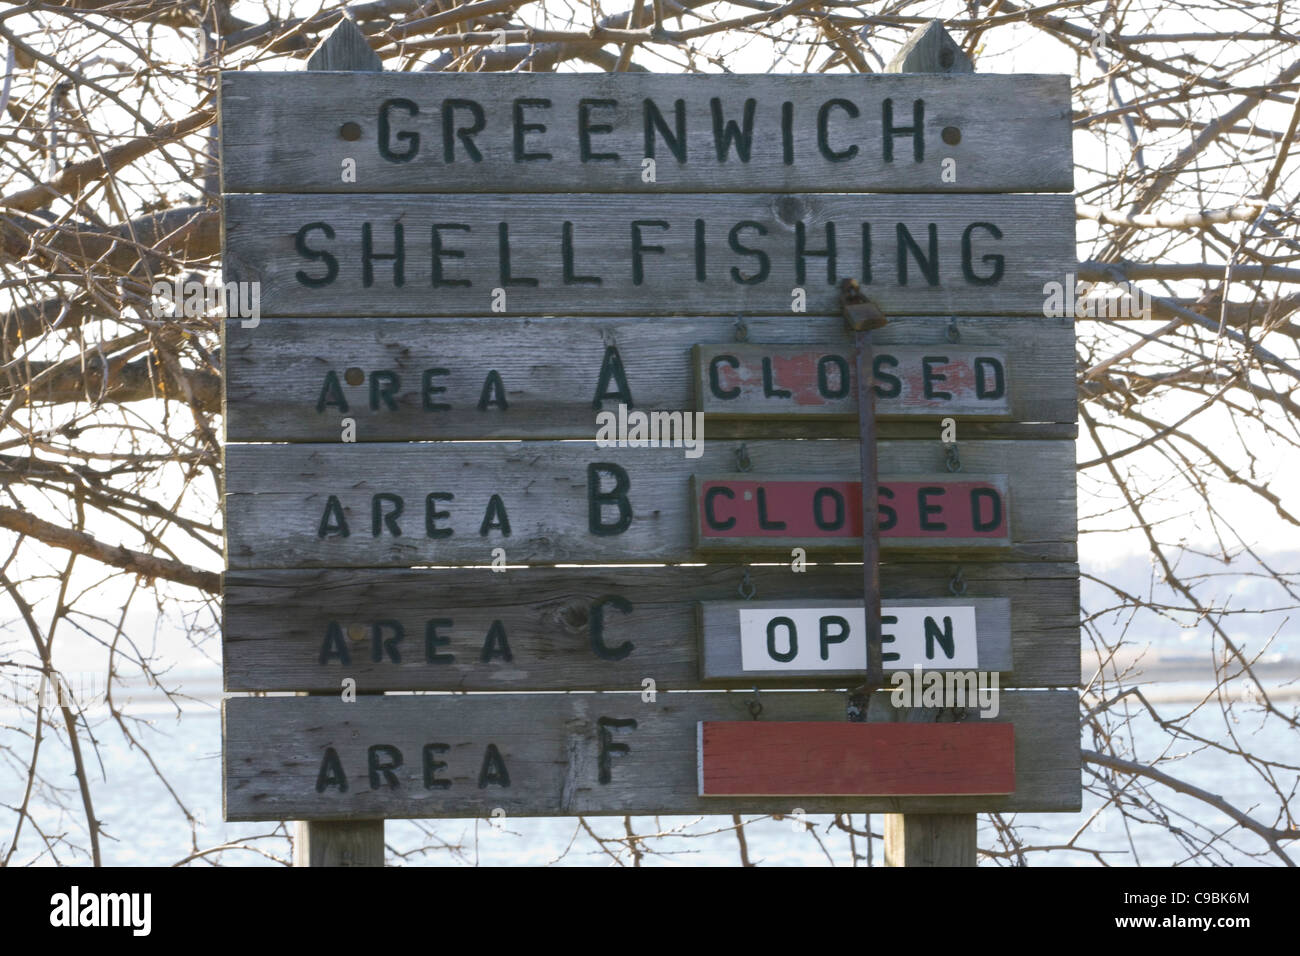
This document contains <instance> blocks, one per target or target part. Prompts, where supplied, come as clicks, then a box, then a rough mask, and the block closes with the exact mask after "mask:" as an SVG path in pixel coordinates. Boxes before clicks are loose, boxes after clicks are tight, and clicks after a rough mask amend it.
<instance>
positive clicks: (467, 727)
mask: <svg viewBox="0 0 1300 956" xmlns="http://www.w3.org/2000/svg"><path fill="white" fill-rule="evenodd" d="M874 697H875V699H874V700H873V701H872V702H871V706H870V707H869V708H868V714H867V716H868V719H869V720H879V721H883V722H913V721H914V722H920V723H932V722H934V721H935V718H936V716H940V714H937V713H935V712H926V711H920V710H910V709H898V708H894V707H893V706H892V705H891V704H890V702H889V695H888V693H879V694H876V695H874ZM750 699H751V696H750V695H748V694H744V693H731V694H726V693H714V694H689V693H686V694H683V693H670V694H658V695H656V697H655V699H654V700H653V701H647V700H643V699H642V697H641V695H639V694H508V695H495V694H492V695H489V694H471V695H468V696H465V695H459V694H449V695H419V696H412V695H400V696H373V697H367V696H359V697H358V698H357V700H356V701H355V702H354V703H344V702H343V701H342V700H340V699H338V698H333V699H331V698H326V697H260V698H259V697H236V698H230V699H227V700H226V701H224V702H223V705H222V706H223V718H224V720H223V722H224V729H225V739H226V751H225V815H226V819H227V820H232V821H233V820H280V819H342V818H346V817H354V818H383V817H390V818H401V817H416V818H418V817H454V816H487V815H489V814H490V813H492V811H493V810H494V809H497V808H500V809H501V810H503V811H504V812H505V814H506V815H507V816H508V817H509V816H537V815H541V816H560V815H571V814H697V813H790V812H791V811H792V810H793V809H794V806H799V807H801V808H803V809H804V810H805V811H806V812H808V813H836V812H840V813H843V812H854V813H860V812H903V811H907V812H930V813H944V812H962V811H965V812H994V811H999V812H1010V811H1030V810H1035V811H1057V812H1067V811H1077V810H1078V809H1079V806H1080V795H1081V793H1080V773H1079V732H1078V695H1077V694H1076V693H1075V692H1073V691H1007V692H1005V693H1002V694H1001V695H1000V699H999V712H998V715H997V716H996V717H995V718H991V719H992V720H996V721H998V722H1002V723H1010V724H1012V725H1013V726H1014V727H1015V738H1016V740H1015V768H1016V780H1015V792H1014V793H1011V794H1007V795H1003V796H977V797H973V796H962V797H801V798H800V799H799V803H798V804H795V805H792V804H791V803H790V800H789V799H788V798H781V797H768V798H755V797H737V798H734V799H726V800H721V799H714V798H701V797H699V796H698V795H697V787H698V775H697V735H698V727H697V725H698V723H699V722H700V721H734V720H747V719H749V713H748V708H747V706H746V705H747V703H748V701H749V700H750ZM762 703H763V719H764V720H776V721H806V720H807V721H822V720H824V721H840V720H844V718H845V715H846V697H845V695H843V694H841V693H833V692H812V693H808V692H804V693H799V692H790V691H784V692H782V691H777V692H765V693H763V695H762ZM944 713H946V712H944ZM633 722H635V723H633ZM507 781H508V782H507ZM344 783H346V787H347V789H346V791H343V790H342V784H344Z"/></svg>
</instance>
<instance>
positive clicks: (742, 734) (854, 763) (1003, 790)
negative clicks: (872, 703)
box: [699, 720, 1016, 799]
mask: <svg viewBox="0 0 1300 956" xmlns="http://www.w3.org/2000/svg"><path fill="white" fill-rule="evenodd" d="M699 762H700V765H699V771H700V796H701V797H712V798H714V799H718V798H728V797H752V796H771V797H776V796H787V797H804V796H819V797H820V796H832V797H833V796H862V795H871V796H894V797H909V796H910V797H914V796H939V795H949V796H955V795H965V794H971V795H979V794H994V793H996V794H1008V793H1011V792H1012V791H1013V790H1014V789H1015V785H1016V768H1015V728H1014V726H1013V725H1011V724H998V723H985V722H977V723H960V724H868V723H844V722H843V721H840V722H838V723H832V722H830V721H801V722H794V721H791V722H781V723H778V722H776V721H770V720H727V721H706V722H702V723H701V724H700V754H699Z"/></svg>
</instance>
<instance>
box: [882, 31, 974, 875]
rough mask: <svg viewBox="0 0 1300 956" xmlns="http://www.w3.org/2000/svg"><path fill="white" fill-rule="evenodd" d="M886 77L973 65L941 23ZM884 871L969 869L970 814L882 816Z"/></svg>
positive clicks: (922, 34)
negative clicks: (886, 868)
mask: <svg viewBox="0 0 1300 956" xmlns="http://www.w3.org/2000/svg"><path fill="white" fill-rule="evenodd" d="M885 72H886V73H973V72H975V65H974V64H973V63H972V62H971V60H970V59H969V58H968V57H967V56H966V54H965V53H963V52H962V50H961V47H959V46H958V45H957V43H956V41H954V40H953V38H952V37H951V36H949V35H948V31H947V30H945V29H944V27H943V22H942V21H941V20H931V21H930V22H929V23H927V24H926V25H925V26H923V27H919V28H918V29H917V30H916V32H915V33H913V34H912V35H911V36H910V37H909V38H908V40H907V42H906V43H904V44H903V46H902V48H901V49H900V50H899V51H898V54H897V55H896V56H895V57H894V58H893V59H892V60H891V61H890V62H889V66H887V67H886V68H885ZM884 829H885V865H886V866H974V865H975V814H973V813H887V814H885V827H884Z"/></svg>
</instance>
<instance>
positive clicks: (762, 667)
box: [699, 597, 1012, 683]
mask: <svg viewBox="0 0 1300 956" xmlns="http://www.w3.org/2000/svg"><path fill="white" fill-rule="evenodd" d="M699 611H700V613H699V643H700V668H701V670H700V673H701V677H702V678H703V679H704V680H705V681H710V680H719V679H722V680H731V681H744V680H750V681H754V682H759V683H763V682H766V681H767V680H768V679H769V678H773V677H784V678H794V677H812V678H816V679H818V680H820V681H822V682H824V681H825V680H826V678H827V677H828V676H830V675H832V674H834V675H838V676H840V679H841V680H852V679H853V676H860V675H861V674H862V673H864V672H865V671H866V669H867V645H866V635H865V631H864V628H863V613H862V599H861V598H860V597H859V598H856V599H854V600H851V601H845V600H843V599H839V600H836V599H833V598H821V599H813V598H806V597H800V598H798V599H797V600H786V601H771V600H769V601H758V600H749V601H709V602H705V603H702V604H700V605H699ZM880 613H881V621H882V624H883V627H882V635H881V636H882V647H883V655H882V656H883V659H884V668H885V671H886V672H890V671H899V670H904V671H905V670H911V669H912V667H913V666H915V665H919V666H921V667H923V668H924V669H925V670H927V671H930V670H982V671H1009V670H1011V667H1012V658H1011V602H1010V601H1009V600H1007V599H1006V598H949V599H946V600H943V599H936V598H905V599H899V598H889V599H884V600H883V602H882V606H881V612H880ZM927 618H929V619H930V624H929V626H927V622H926V619H927ZM940 637H941V638H942V640H940V639H938V638H940Z"/></svg>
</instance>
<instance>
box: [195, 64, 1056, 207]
mask: <svg viewBox="0 0 1300 956" xmlns="http://www.w3.org/2000/svg"><path fill="white" fill-rule="evenodd" d="M1069 82H1070V81H1069V77H1067V76H1056V75H1031V74H1024V75H1015V76H996V75H988V76H966V77H962V78H961V79H960V80H958V79H956V78H948V77H933V76H887V75H883V74H874V75H869V76H863V75H852V76H850V75H842V76H836V75H831V76H816V75H811V76H801V75H784V76H774V75H770V74H764V75H757V76H746V75H743V74H725V75H707V76H706V75H662V74H648V73H613V74H604V73H602V74H575V73H570V74H558V73H515V74H484V73H418V72H417V73H384V74H380V75H372V76H361V77H358V76H346V75H333V76H330V75H326V76H322V75H303V74H301V73H263V72H238V73H236V72H228V73H223V74H222V77H221V99H220V115H221V143H222V169H223V171H224V179H223V186H222V188H223V189H224V190H225V191H227V192H466V191H479V190H493V191H501V192H515V191H518V192H568V191H573V192H633V193H647V194H651V195H657V194H660V193H663V192H696V191H698V192H748V191H753V190H755V189H764V190H791V191H801V192H811V191H831V192H855V191H867V192H990V191H991V192H1039V191H1068V190H1070V189H1071V188H1073V165H1072V156H1071V143H1070V86H1069ZM918 100H919V101H920V102H921V106H920V111H921V122H920V124H919V130H918V131H917V132H916V133H914V132H913V129H914V128H915V127H916V125H917V124H916V122H915V119H916V116H915V109H916V105H915V104H916V102H917V101H918ZM647 101H650V102H651V104H652V106H651V107H647V106H646V103H647ZM714 101H716V102H717V107H716V109H717V110H718V114H719V115H720V117H721V124H715V107H714V105H713V103H714ZM886 101H888V102H889V106H888V107H886V106H885V103H886ZM679 102H680V104H681V105H680V107H679V106H678V105H677V104H678V103H679ZM584 103H586V104H587V105H586V106H584ZM747 103H752V104H753V105H752V106H747ZM786 104H788V106H786ZM1011 104H1014V106H1012V105H1011ZM678 109H680V110H681V113H680V114H678V113H677V110H678ZM747 109H751V110H752V118H751V119H749V120H747V119H746V116H745V113H746V110H747ZM783 110H788V111H789V122H788V123H787V122H786V121H785V120H784V118H783ZM886 110H888V111H889V112H888V113H886ZM647 114H649V120H648V122H649V126H648V125H647ZM679 116H680V118H679ZM656 121H658V123H660V124H662V125H658V126H657V125H656ZM345 124H355V128H353V127H346V126H345ZM886 124H888V125H889V126H891V127H892V128H893V129H894V130H895V135H893V136H892V137H888V138H887V137H886V135H885V130H886ZM729 125H730V126H731V128H732V130H734V133H733V135H732V136H730V137H729V138H726V139H724V137H726V136H727V130H728V127H729ZM480 126H481V128H480V129H479V130H478V131H476V132H465V133H463V134H462V133H460V132H458V131H459V130H473V129H474V128H475V127H480ZM746 127H748V128H749V130H750V134H749V135H744V134H745V129H746ZM584 128H585V130H586V135H585V140H586V148H585V149H584V145H583V141H584V132H583V130H584ZM647 128H649V130H650V133H649V134H648V133H647ZM683 133H684V135H682V134H683ZM348 136H353V137H355V138H353V139H348ZM954 140H955V141H954ZM467 143H472V144H473V147H474V152H471V151H470V148H469V146H468V145H467ZM746 143H747V148H743V149H742V148H740V147H741V146H742V144H746ZM1009 144H1015V145H1014V147H1011V146H1010V145H1009ZM674 147H676V149H674ZM584 154H585V155H584ZM647 157H652V158H653V159H654V161H655V167H654V177H653V181H650V182H647V181H646V179H647V177H646V175H645V167H644V165H643V160H644V159H645V158H647ZM347 158H350V159H353V160H354V161H355V163H356V175H355V178H354V180H353V181H351V182H346V181H344V177H343V175H342V163H343V161H344V159H347ZM945 160H951V161H952V162H953V164H954V165H952V166H951V167H950V174H949V175H947V176H945V175H944V168H943V163H944V161H945Z"/></svg>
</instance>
